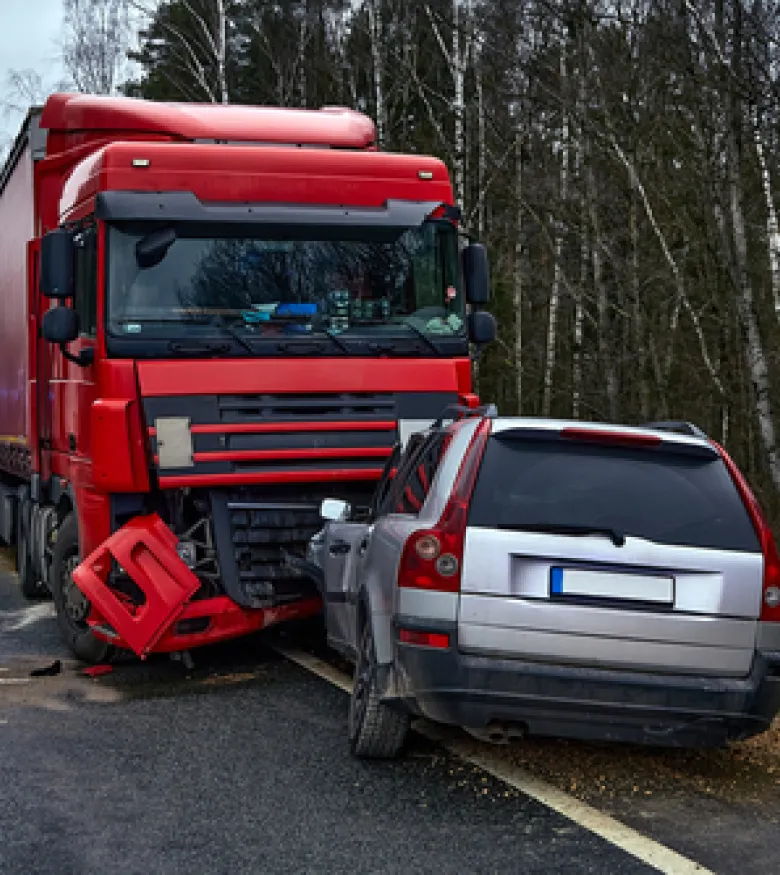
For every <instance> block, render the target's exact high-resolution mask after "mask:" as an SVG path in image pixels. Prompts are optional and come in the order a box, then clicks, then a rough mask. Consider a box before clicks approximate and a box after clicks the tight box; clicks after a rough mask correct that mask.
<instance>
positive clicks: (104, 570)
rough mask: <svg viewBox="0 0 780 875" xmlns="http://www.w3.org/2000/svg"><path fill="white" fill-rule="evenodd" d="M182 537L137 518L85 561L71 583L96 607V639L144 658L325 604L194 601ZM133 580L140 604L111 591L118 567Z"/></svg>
mask: <svg viewBox="0 0 780 875" xmlns="http://www.w3.org/2000/svg"><path fill="white" fill-rule="evenodd" d="M177 543H178V541H177V538H176V536H175V535H174V534H173V533H172V532H171V530H170V529H169V528H168V527H167V526H166V525H165V523H164V522H163V521H162V520H161V519H160V517H159V516H157V515H156V514H150V515H148V516H139V517H134V518H133V519H132V520H131V521H130V522H128V523H126V524H125V525H124V526H122V527H121V528H120V529H118V530H117V531H116V532H114V534H112V535H111V536H110V537H109V538H107V539H106V540H105V541H104V542H103V543H102V544H101V545H100V547H98V549H97V550H95V551H94V552H93V553H91V554H90V555H89V556H87V558H86V559H84V561H83V562H82V563H81V564H80V565H79V566H78V567H77V568H76V569H75V570H74V572H73V582H74V583H75V584H76V586H78V588H79V589H80V590H81V591H82V592H83V593H84V595H85V596H86V597H87V599H88V600H89V603H90V605H91V611H90V616H89V617H88V619H87V622H88V624H89V626H90V627H91V629H92V631H93V632H94V634H95V635H96V636H97V637H99V638H101V639H102V640H104V641H109V642H111V643H112V644H114V645H116V646H117V647H119V648H121V649H124V650H132V651H133V653H135V654H136V655H137V656H140V657H141V658H142V659H143V658H144V657H146V656H147V655H148V654H150V653H169V652H171V651H175V650H189V649H191V648H193V647H202V646H203V645H205V644H215V643H217V642H218V641H225V640H227V639H228V638H236V637H238V636H240V635H247V634H249V633H250V632H255V631H257V630H258V629H262V628H264V627H265V626H270V625H273V624H274V623H279V622H282V621H284V620H295V619H303V618H305V617H309V616H313V615H315V614H317V613H318V612H319V611H320V610H321V601H320V599H319V598H305V599H301V600H299V601H295V602H291V603H289V604H285V605H280V606H274V607H269V608H244V607H242V606H240V605H237V604H236V603H235V602H234V601H233V600H232V599H230V598H229V597H227V596H217V597H214V598H206V599H197V598H195V596H196V594H197V592H198V590H199V589H200V586H201V584H200V580H199V579H198V578H197V577H196V576H195V574H194V573H193V572H192V571H191V570H190V569H189V568H188V567H187V566H186V565H185V564H184V562H183V561H182V560H181V559H180V558H179V556H178V553H177V550H176V546H177ZM114 568H118V569H120V570H121V571H122V572H123V573H124V574H126V575H128V576H129V577H130V578H131V579H132V580H133V582H134V583H135V585H136V587H137V588H138V590H140V593H141V596H142V598H140V599H136V600H131V599H130V598H128V597H127V596H125V595H123V594H122V593H121V592H119V591H118V590H116V589H115V588H113V587H112V586H111V585H110V581H111V574H112V569H114Z"/></svg>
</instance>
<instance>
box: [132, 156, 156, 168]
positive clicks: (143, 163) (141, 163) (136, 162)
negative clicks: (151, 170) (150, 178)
mask: <svg viewBox="0 0 780 875" xmlns="http://www.w3.org/2000/svg"><path fill="white" fill-rule="evenodd" d="M151 163H152V162H151V161H150V160H149V159H148V158H133V160H132V165H133V167H148V166H149V165H150V164H151Z"/></svg>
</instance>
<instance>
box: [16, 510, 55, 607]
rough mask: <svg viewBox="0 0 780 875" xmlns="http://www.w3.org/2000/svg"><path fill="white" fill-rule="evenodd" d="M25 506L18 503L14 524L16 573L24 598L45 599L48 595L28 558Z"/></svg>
mask: <svg viewBox="0 0 780 875" xmlns="http://www.w3.org/2000/svg"><path fill="white" fill-rule="evenodd" d="M26 506H27V505H26V503H24V502H19V518H18V520H17V523H16V572H17V574H18V576H19V587H20V589H21V590H22V594H23V595H24V597H25V598H28V599H31V600H33V599H35V600H37V599H43V598H46V597H47V596H48V594H49V593H48V590H47V589H46V587H45V586H44V585H43V583H42V581H40V580H39V579H38V575H37V574H36V573H35V571H34V569H33V564H32V558H31V557H30V530H29V527H28V525H27V514H26V513H25V512H24V510H25V508H26Z"/></svg>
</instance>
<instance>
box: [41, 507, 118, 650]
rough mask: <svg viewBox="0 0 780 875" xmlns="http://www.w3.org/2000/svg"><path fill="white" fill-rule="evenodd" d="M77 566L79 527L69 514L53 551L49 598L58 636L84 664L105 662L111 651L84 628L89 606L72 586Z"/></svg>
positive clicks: (79, 592) (61, 527) (60, 528)
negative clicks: (55, 613) (53, 610)
mask: <svg viewBox="0 0 780 875" xmlns="http://www.w3.org/2000/svg"><path fill="white" fill-rule="evenodd" d="M78 564H79V533H78V523H77V520H76V517H75V515H74V514H72V513H71V514H69V515H68V516H67V517H65V519H64V520H63V522H62V524H61V525H60V527H59V529H58V530H57V540H56V541H55V542H54V550H53V551H52V582H51V588H52V596H53V597H54V607H55V609H56V611H57V625H58V626H59V627H60V634H61V635H62V637H63V639H64V641H65V643H66V644H67V645H68V647H69V648H70V650H71V652H72V653H73V654H74V655H75V656H76V657H78V659H81V660H83V661H84V662H90V663H97V662H106V661H107V660H108V659H109V658H110V656H111V653H112V650H113V648H112V647H111V645H110V644H108V643H106V642H105V641H101V640H100V639H99V638H96V637H95V636H94V635H93V634H92V630H91V629H90V628H89V626H88V625H87V617H88V616H89V610H90V604H89V600H88V599H87V598H86V597H85V596H84V595H83V593H82V592H81V591H80V590H79V588H78V587H77V586H76V584H75V583H73V570H74V569H75V568H76V566H77V565H78Z"/></svg>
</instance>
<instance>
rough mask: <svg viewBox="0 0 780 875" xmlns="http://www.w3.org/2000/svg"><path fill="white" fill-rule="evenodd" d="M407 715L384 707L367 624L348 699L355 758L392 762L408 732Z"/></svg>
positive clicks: (374, 653)
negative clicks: (377, 682)
mask: <svg viewBox="0 0 780 875" xmlns="http://www.w3.org/2000/svg"><path fill="white" fill-rule="evenodd" d="M409 725H410V719H409V715H408V714H404V713H403V712H402V711H396V710H394V709H393V708H390V707H388V706H387V705H385V704H383V703H382V701H381V700H380V697H379V691H378V689H377V685H376V650H375V648H374V635H373V632H372V629H371V623H370V621H369V620H366V622H365V624H364V626H363V631H362V635H361V640H360V647H359V648H358V654H357V662H356V664H355V677H354V682H353V685H352V695H351V696H350V699H349V748H350V751H351V752H352V754H353V755H354V756H356V757H360V758H365V759H393V758H395V757H397V756H398V755H399V754H400V753H401V750H402V749H403V746H404V742H405V741H406V736H407V734H408V732H409Z"/></svg>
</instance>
